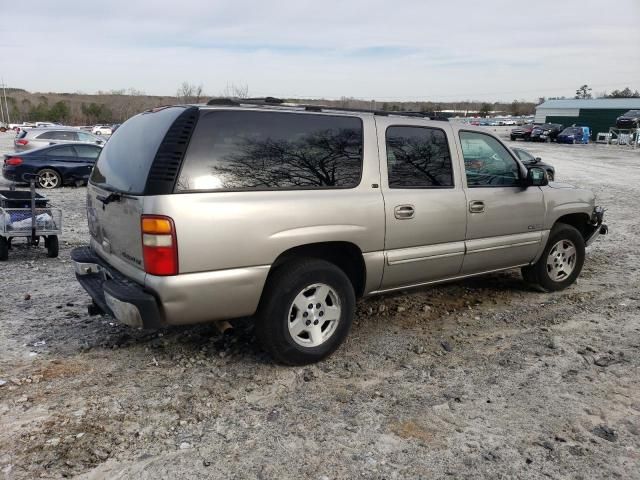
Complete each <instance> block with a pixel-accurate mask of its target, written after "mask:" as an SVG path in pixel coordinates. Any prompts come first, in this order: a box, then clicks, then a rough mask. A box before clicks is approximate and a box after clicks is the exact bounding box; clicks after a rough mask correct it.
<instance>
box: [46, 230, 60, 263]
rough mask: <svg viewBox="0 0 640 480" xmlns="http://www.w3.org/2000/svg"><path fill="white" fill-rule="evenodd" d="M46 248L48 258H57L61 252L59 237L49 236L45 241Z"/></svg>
mask: <svg viewBox="0 0 640 480" xmlns="http://www.w3.org/2000/svg"><path fill="white" fill-rule="evenodd" d="M44 244H45V247H47V257H49V258H56V257H57V256H58V252H59V250H60V247H59V244H58V236H57V235H49V236H48V237H47V238H45V239H44Z"/></svg>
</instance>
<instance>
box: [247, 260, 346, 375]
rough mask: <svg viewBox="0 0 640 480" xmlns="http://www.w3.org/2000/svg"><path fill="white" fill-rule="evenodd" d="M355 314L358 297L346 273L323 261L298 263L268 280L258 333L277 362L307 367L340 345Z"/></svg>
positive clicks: (262, 342) (284, 267) (282, 269)
mask: <svg viewBox="0 0 640 480" xmlns="http://www.w3.org/2000/svg"><path fill="white" fill-rule="evenodd" d="M354 315H355V293H354V290H353V286H352V285H351V282H350V281H349V278H348V277H347V276H346V274H345V273H344V272H343V271H342V270H341V269H339V268H338V267H337V266H335V265H334V264H332V263H329V262H326V261H324V260H317V259H303V260H297V261H295V262H292V263H290V264H287V265H284V266H282V267H280V268H279V269H278V270H276V271H275V272H274V273H273V275H272V276H271V278H270V279H269V281H268V284H267V286H266V288H265V291H264V293H263V298H262V301H261V304H260V308H259V311H258V319H257V323H256V335H257V337H258V340H259V341H260V343H261V344H262V346H263V347H264V349H265V350H267V351H268V352H269V353H270V354H271V355H272V356H273V357H274V358H275V359H276V360H278V361H280V362H282V363H285V364H288V365H306V364H309V363H314V362H317V361H319V360H322V359H323V358H325V357H327V356H328V355H330V354H331V353H332V352H333V351H335V350H336V349H337V348H338V347H339V346H340V344H341V343H342V342H343V341H344V339H345V338H346V336H347V334H348V333H349V329H350V328H351V323H352V322H353V317H354Z"/></svg>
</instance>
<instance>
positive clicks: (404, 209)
mask: <svg viewBox="0 0 640 480" xmlns="http://www.w3.org/2000/svg"><path fill="white" fill-rule="evenodd" d="M415 213H416V211H415V209H414V208H413V205H398V206H397V207H396V208H394V209H393V214H394V215H395V217H396V218H397V219H398V220H408V219H410V218H413V215H414V214H415Z"/></svg>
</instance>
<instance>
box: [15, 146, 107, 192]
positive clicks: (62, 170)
mask: <svg viewBox="0 0 640 480" xmlns="http://www.w3.org/2000/svg"><path fill="white" fill-rule="evenodd" d="M101 150H102V147H100V146H97V145H95V144H90V143H87V144H83V143H75V144H73V145H69V144H66V145H53V146H50V147H44V148H39V149H37V150H31V151H27V152H19V153H18V152H16V153H11V154H6V155H5V156H4V165H3V166H2V176H3V177H4V178H6V179H7V180H10V181H12V182H23V181H24V180H25V178H24V174H25V173H30V174H37V175H38V177H37V185H38V186H39V187H40V188H57V187H61V186H63V185H67V184H72V185H78V184H84V183H86V182H87V180H88V179H89V174H90V173H91V169H92V168H93V165H94V164H95V163H96V160H97V159H98V155H100V151H101Z"/></svg>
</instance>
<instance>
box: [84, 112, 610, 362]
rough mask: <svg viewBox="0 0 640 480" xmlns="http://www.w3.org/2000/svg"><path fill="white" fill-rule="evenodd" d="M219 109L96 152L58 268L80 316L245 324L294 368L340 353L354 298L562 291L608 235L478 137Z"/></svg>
mask: <svg viewBox="0 0 640 480" xmlns="http://www.w3.org/2000/svg"><path fill="white" fill-rule="evenodd" d="M220 103H221V102H219V101H218V102H217V104H216V105H211V106H174V107H164V108H161V109H155V110H150V111H147V112H145V113H142V114H140V115H137V116H135V117H133V118H131V119H129V120H128V121H126V122H125V123H123V125H122V126H121V127H120V128H119V129H118V132H117V134H116V135H114V136H113V137H112V138H111V139H110V140H109V142H107V143H106V144H105V147H104V149H103V151H102V153H101V155H100V157H99V159H98V162H97V163H96V166H95V167H94V169H93V172H92V174H91V177H90V179H89V186H88V189H87V216H88V223H89V231H90V245H89V246H87V247H80V248H77V249H74V250H73V252H72V258H73V261H74V263H75V272H76V276H77V279H78V280H79V282H80V283H81V285H82V286H83V287H84V288H85V289H86V291H87V292H88V293H89V295H90V296H91V297H92V298H93V301H94V303H93V304H92V306H91V309H90V310H91V311H92V312H93V313H97V312H99V311H102V312H106V313H108V314H110V315H113V316H114V317H115V318H117V319H118V320H119V321H120V322H122V323H125V324H128V325H130V326H133V327H137V328H158V327H162V326H165V325H180V324H192V323H198V322H207V321H214V322H221V321H225V320H226V319H232V318H236V317H246V316H253V317H254V318H255V321H256V336H257V338H258V339H259V341H260V342H261V343H262V345H263V346H264V348H265V349H266V350H267V351H268V352H270V353H271V354H272V356H273V357H274V358H275V359H277V360H279V361H282V362H284V363H287V364H307V363H310V362H315V361H318V360H320V359H322V358H324V357H326V356H327V355H329V354H330V353H331V352H333V351H334V350H335V349H336V348H338V346H339V345H340V344H341V343H342V341H343V340H344V339H345V337H346V336H347V334H348V332H349V329H350V326H351V323H352V321H353V318H354V315H355V306H356V304H355V302H356V298H357V297H361V296H366V295H373V294H380V293H386V292H392V291H401V290H404V289H406V288H408V287H417V286H422V285H429V284H433V283H437V282H443V281H450V280H453V279H458V278H464V277H469V276H474V275H481V274H483V273H487V272H495V271H497V270H503V269H510V268H520V267H521V268H522V273H523V276H524V278H525V280H526V281H527V282H530V283H531V284H534V285H536V286H537V287H538V288H541V289H544V290H547V291H555V290H561V289H564V288H566V287H568V286H569V285H571V284H572V283H573V282H574V281H575V279H576V278H577V276H578V275H579V273H580V270H581V269H582V265H583V262H584V259H585V245H587V244H589V243H591V242H592V241H593V240H594V239H595V238H596V237H597V235H598V234H599V233H605V230H606V227H605V226H603V224H602V221H603V218H602V217H603V210H602V209H601V208H599V207H596V204H595V197H594V195H593V193H591V192H590V191H587V190H581V189H577V188H572V187H569V186H566V185H562V188H560V186H559V185H558V186H557V187H556V186H554V184H548V182H547V178H546V175H545V174H544V170H543V169H541V168H539V167H535V166H532V167H529V169H527V168H526V167H525V166H524V165H523V164H522V163H521V162H520V161H519V160H518V159H517V158H516V157H515V156H514V154H513V153H512V152H511V151H510V150H509V149H508V148H507V147H505V146H504V144H503V143H502V141H500V139H499V138H498V137H496V136H494V135H492V134H491V133H490V132H488V131H486V130H484V129H481V128H473V127H468V126H465V125H458V124H454V123H449V122H446V121H432V120H429V119H425V118H420V117H415V116H402V115H393V116H385V115H382V114H381V115H376V114H374V113H372V112H358V111H353V110H350V111H345V110H340V109H331V108H329V107H319V106H313V107H293V106H287V107H285V106H275V105H274V106H269V108H264V107H262V106H251V105H247V104H244V105H238V104H236V103H229V104H228V105H221V104H220ZM143 132H144V134H143ZM185 139H186V140H185ZM496 187H498V188H496Z"/></svg>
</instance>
